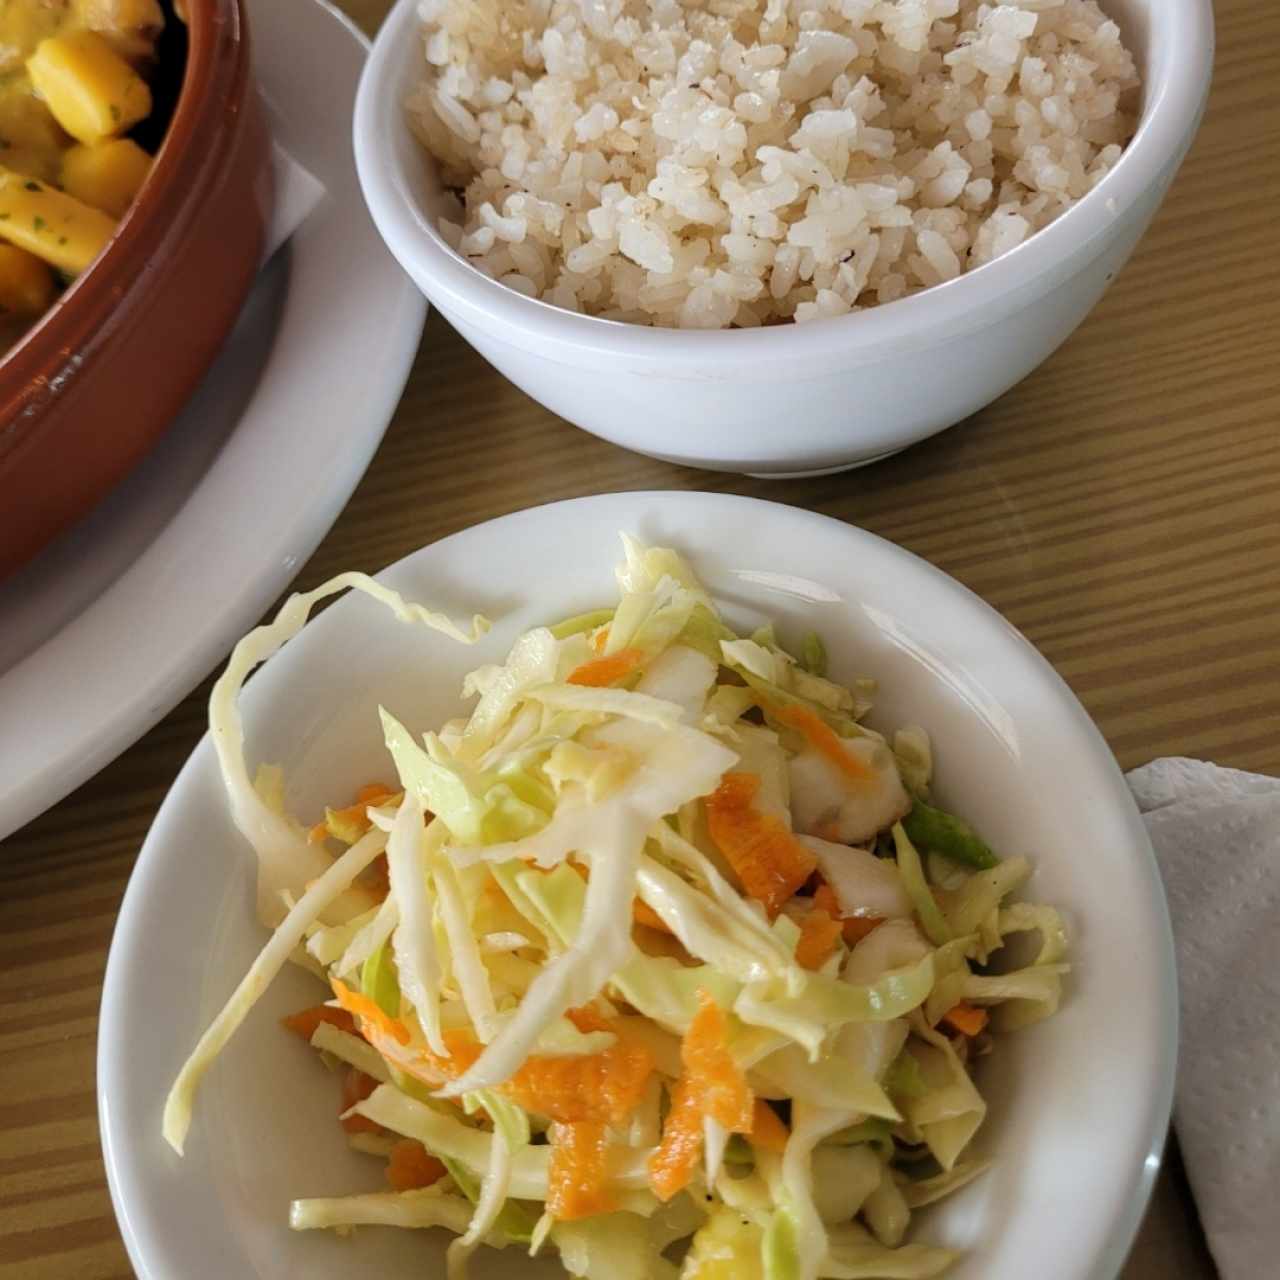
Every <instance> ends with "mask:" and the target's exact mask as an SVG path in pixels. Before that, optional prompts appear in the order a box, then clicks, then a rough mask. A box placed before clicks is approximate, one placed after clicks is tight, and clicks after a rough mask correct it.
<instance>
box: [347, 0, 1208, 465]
mask: <svg viewBox="0 0 1280 1280" xmlns="http://www.w3.org/2000/svg"><path fill="white" fill-rule="evenodd" d="M1103 8H1104V9H1106V10H1107V11H1108V12H1109V13H1112V14H1114V15H1115V16H1116V18H1117V19H1119V20H1120V22H1121V25H1122V27H1123V30H1124V34H1125V37H1126V39H1127V41H1128V43H1129V47H1130V48H1131V49H1133V50H1134V52H1135V55H1136V56H1137V58H1138V63H1139V66H1140V68H1141V70H1142V74H1143V77H1144V84H1145V96H1144V105H1143V111H1142V121H1141V127H1140V128H1139V130H1138V133H1137V136H1136V137H1135V138H1134V140H1133V141H1132V143H1131V144H1130V146H1129V148H1128V151H1127V154H1126V155H1125V156H1124V157H1123V158H1122V159H1121V161H1120V163H1119V164H1118V165H1117V166H1116V168H1115V169H1114V171H1113V172H1112V173H1110V174H1109V175H1108V176H1107V178H1106V179H1105V180H1104V181H1103V182H1102V183H1100V184H1099V186H1098V187H1097V188H1096V189H1095V190H1094V191H1092V192H1090V194H1089V195H1088V196H1087V197H1086V198H1085V199H1084V200H1082V201H1081V202H1080V203H1079V204H1077V205H1076V206H1075V207H1074V208H1072V209H1070V210H1069V211H1068V212H1067V213H1066V214H1065V215H1064V216H1063V217H1062V218H1060V219H1059V220H1058V221H1057V222H1055V223H1053V224H1051V225H1050V226H1049V227H1048V228H1046V229H1045V230H1043V231H1041V232H1039V233H1038V234H1037V235H1035V236H1034V237H1032V238H1031V239H1030V240H1028V241H1027V242H1026V243H1024V244H1023V245H1021V246H1020V247H1019V248H1017V249H1016V250H1015V251H1013V252H1012V253H1009V254H1007V255H1006V256H1004V257H1002V258H1000V259H997V260H996V261H995V262H994V263H991V264H989V265H987V266H984V267H983V268H981V269H980V270H978V271H976V272H973V273H972V274H970V275H965V276H962V277H960V278H959V279H957V280H955V281H952V282H951V283H949V284H946V285H944V286H942V287H940V288H936V289H930V290H928V291H927V292H925V293H923V294H919V295H916V296H915V297H912V298H908V299H904V300H902V301H899V302H895V303H892V304H891V305H889V306H883V307H875V308H872V309H870V310H867V311H863V312H861V313H859V314H856V315H850V316H843V317H840V318H837V319H832V320H823V321H814V322H810V323H807V324H804V325H799V326H794V325H782V326H777V327H771V328H767V329H758V330H744V331H736V332H712V333H706V332H692V331H688V330H683V331H682V330H664V329H654V328H647V327H644V326H639V325H627V324H619V323H616V322H614V321H608V320H600V319H597V318H594V317H590V316H581V315H576V314H574V313H572V312H569V311H563V310H560V309H558V308H555V307H552V306H550V305H548V304H546V303H543V302H538V301H536V300H533V299H530V298H526V297H524V296H523V295H521V294H519V293H516V292H515V291H514V290H511V289H508V288H506V287H505V286H502V285H499V284H497V283H496V282H494V281H492V280H490V279H488V278H487V277H485V276H483V275H482V274H481V273H480V272H478V271H476V270H475V269H474V268H473V267H471V266H470V265H469V264H468V263H467V262H466V261H465V260H464V259H462V258H461V257H459V256H458V255H457V254H455V253H454V252H453V250H451V249H450V248H449V247H448V246H447V245H446V244H445V242H444V241H443V240H442V239H441V238H440V236H439V234H438V233H437V231H436V229H435V215H436V214H437V213H438V212H440V211H441V209H442V208H443V207H444V206H443V205H442V192H441V190H440V183H439V179H438V177H437V174H436V171H435V167H434V165H433V163H432V162H431V160H430V159H429V157H428V156H427V155H426V154H425V152H424V151H423V149H422V147H421V146H420V145H419V144H418V143H417V141H416V140H415V139H414V138H413V137H412V135H411V134H410V132H409V129H408V127H407V125H406V123H405V118H404V111H403V108H402V103H403V102H404V99H405V97H406V95H407V93H408V90H409V86H410V84H411V83H412V82H413V80H414V79H416V77H417V75H418V68H419V66H420V65H421V63H422V47H421V41H420V40H419V39H418V38H417V34H416V28H417V25H418V21H419V20H418V17H417V9H418V3H417V0H399V3H398V4H397V5H396V7H395V9H394V10H393V11H392V13H391V16H390V17H389V18H388V19H387V21H386V22H385V23H384V25H383V27H382V30H381V31H380V32H379V35H378V38H377V40H376V42H375V44H374V47H373V52H372V54H371V55H370V58H369V63H368V66H367V67H366V69H365V73H364V76H363V78H362V80H361V84H360V94H359V97H358V98H357V101H356V118H355V135H356V160H357V163H358V165H359V169H360V181H361V185H362V186H363V188H364V193H365V198H366V200H367V201H368V202H369V208H370V211H371V212H372V214H373V218H374V221H375V222H376V223H377V224H378V229H379V230H380V231H381V232H382V235H383V236H384V238H385V239H386V241H387V244H388V245H389V246H390V248H391V251H392V253H394V254H395V256H396V257H397V258H398V259H399V261H400V263H401V265H402V266H403V267H404V269H405V270H406V271H407V272H408V273H409V274H410V275H411V276H412V277H413V279H414V280H415V281H416V282H417V284H418V285H419V287H420V288H421V289H422V290H423V292H424V293H426V294H427V295H428V296H429V297H430V298H431V301H432V302H433V303H434V304H435V305H436V306H437V307H438V308H439V309H440V311H441V312H443V313H444V315H445V316H446V317H447V318H448V320H449V323H450V324H452V325H453V326H454V328H456V329H457V330H458V332H459V333H460V334H462V336H463V337H464V338H465V339H466V340H467V341H468V342H469V343H471V345H472V346H474V347H475V348H476V350H477V351H479V352H480V353H481V355H483V356H484V357H485V358H486V359H487V360H489V361H490V362H491V363H492V364H493V365H494V366H495V367H496V368H497V369H499V370H500V371H501V372H502V373H504V374H505V375H506V376H507V377H508V378H510V379H511V381H512V382H514V383H515V384H516V385H517V386H519V387H521V388H522V389H523V390H524V391H526V392H528V393H529V395H531V396H533V398H534V399H535V400H539V401H541V402H542V403H543V404H544V405H546V406H547V407H548V408H550V409H552V410H554V411H555V412H556V413H558V414H560V415H561V416H562V417H565V418H567V419H568V420H569V421H570V422H573V423H576V424H577V425H578V426H580V427H583V428H585V429H586V430H588V431H591V432H593V433H594V434H596V435H599V436H603V437H604V438H605V439H606V440H612V441H613V442H614V443H615V444H620V445H623V446H625V447H626V448H628V449H635V450H636V451H638V452H640V453H646V454H651V455H652V456H654V457H658V458H664V459H666V460H668V461H672V462H679V463H684V464H687V465H690V466H696V467H708V468H712V469H715V470H725V471H747V472H752V473H756V474H764V475H770V474H773V475H778V476H783V475H787V474H796V473H804V472H813V471H824V470H839V469H842V468H844V467H849V466H857V465H861V464H863V463H866V462H870V461H874V460H875V459H876V458H877V457H882V456H884V455H885V454H887V453H893V452H896V451H897V450H899V449H902V448H905V447H906V446H907V445H909V444H913V443H914V442H915V441H917V440H921V439H923V438H925V437H926V436H929V435H932V434H934V433H935V432H937V431H941V430H942V429H943V428H945V427H948V426H950V425H951V424H953V423H955V422H959V421H960V420H961V419H962V418H964V417H966V416H967V415H969V414H971V413H973V412H974V411H975V410H977V409H980V408H981V407H982V406H983V405H985V404H988V403H989V402H990V401H992V400H994V399H995V398H996V397H997V396H998V395H1000V394H1001V393H1002V392H1004V391H1006V390H1007V389H1008V388H1009V387H1011V386H1012V385H1013V384H1014V383H1015V382H1017V381H1018V380H1019V379H1021V378H1023V377H1025V376H1026V374H1028V373H1029V372H1030V371H1031V370H1032V369H1034V368H1035V367H1036V365H1038V364H1039V363H1040V362H1041V361H1042V360H1044V359H1045V357H1046V356H1048V355H1049V353H1050V352H1051V351H1053V350H1054V349H1055V348H1056V347H1057V346H1058V345H1059V344H1060V343H1061V342H1062V341H1063V340H1064V339H1065V338H1066V337H1067V335H1068V334H1070V333H1071V331H1072V330H1073V329H1074V328H1075V327H1076V326H1077V325H1078V324H1079V323H1080V321H1081V320H1082V319H1083V318H1084V316H1085V315H1086V313H1087V312H1088V311H1089V310H1090V308H1091V307H1092V306H1093V305H1094V303H1095V302H1097V300H1098V298H1099V297H1100V296H1101V295H1102V292H1103V290H1104V289H1105V288H1106V287H1107V285H1108V283H1109V282H1110V281H1111V280H1112V278H1113V277H1114V276H1115V274H1116V272H1117V271H1119V269H1120V267H1121V266H1122V265H1123V263H1124V262H1125V260H1126V259H1127V258H1128V256H1129V254H1130V252H1131V251H1132V249H1133V247H1134V245H1135V244H1136V243H1137V241H1138V239H1139V237H1140V236H1141V235H1142V233H1143V231H1144V230H1145V229H1146V227H1147V224H1148V223H1149V222H1150V221H1151V218H1152V215H1153V214H1154V213H1155V211H1156V208H1157V207H1158V206H1159V204H1160V201H1161V200H1162V198H1163V197H1164V193H1165V190H1166V189H1167V187H1168V185H1169V183H1170V181H1171V180H1172V178H1173V175H1174V173H1175V172H1176V171H1177V169H1178V166H1179V164H1180V163H1181V162H1182V157H1183V156H1184V154H1185V153H1186V150H1187V147H1188V146H1189V145H1190V142H1191V139H1192V136H1193V134H1194V133H1195V130H1196V126H1197V124H1198V122H1199V119H1200V114H1201V111H1202V110H1203V107H1204V102H1205V98H1206V94H1207V91H1208V85H1209V76H1210V72H1211V69H1212V65H1213V17H1212V11H1211V7H1210V0H1103Z"/></svg>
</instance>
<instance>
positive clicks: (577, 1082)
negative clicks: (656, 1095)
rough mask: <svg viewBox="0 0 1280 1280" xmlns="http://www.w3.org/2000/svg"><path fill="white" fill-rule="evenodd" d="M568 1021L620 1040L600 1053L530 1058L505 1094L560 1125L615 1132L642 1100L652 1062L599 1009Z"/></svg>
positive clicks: (582, 1011) (573, 1015)
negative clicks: (610, 1127)
mask: <svg viewBox="0 0 1280 1280" xmlns="http://www.w3.org/2000/svg"><path fill="white" fill-rule="evenodd" d="M567 1016H568V1018H569V1020H570V1021H571V1022H572V1023H573V1024H574V1026H576V1027H577V1028H578V1030H579V1031H582V1032H588V1031H612V1032H614V1034H615V1035H617V1039H616V1041H615V1042H614V1043H613V1044H612V1045H610V1046H609V1048H607V1049H605V1050H604V1051H603V1052H601V1053H591V1054H577V1055H570V1054H564V1055H560V1054H554V1055H553V1054H539V1055H535V1056H533V1057H531V1058H528V1059H526V1060H525V1062H524V1064H523V1065H522V1066H521V1067H520V1069H519V1070H518V1071H517V1072H516V1073H515V1075H513V1076H512V1077H511V1079H510V1080H508V1081H507V1082H506V1084H504V1085H502V1086H501V1090H502V1092H503V1093H504V1094H506V1095H507V1096H508V1097H509V1098H511V1099H513V1100H514V1101H515V1102H517V1103H519V1104H520V1106H522V1107H524V1108H525V1109H526V1110H527V1111H536V1112H538V1113H540V1114H541V1115H544V1116H547V1117H548V1118H549V1119H551V1120H555V1121H558V1122H560V1123H562V1124H578V1123H584V1122H590V1123H607V1124H611V1125H613V1126H614V1127H615V1128H617V1127H619V1126H621V1125H622V1124H625V1123H626V1120H627V1117H628V1116H629V1115H630V1114H631V1113H632V1111H634V1110H635V1109H636V1107H637V1106H638V1105H639V1104H640V1101H641V1099H643V1097H644V1093H645V1088H646V1087H647V1085H648V1083H649V1076H650V1075H651V1074H652V1073H653V1057H652V1055H651V1054H650V1053H649V1051H648V1050H647V1049H646V1048H644V1046H643V1045H640V1044H636V1043H634V1042H631V1041H628V1040H627V1038H626V1037H625V1036H622V1035H618V1029H617V1027H616V1026H615V1025H614V1024H613V1023H611V1022H610V1021H609V1020H608V1019H607V1018H605V1017H604V1016H603V1015H602V1014H601V1013H599V1012H598V1011H597V1010H595V1009H592V1008H589V1007H584V1008H581V1009H570V1010H569V1012H568V1015H567Z"/></svg>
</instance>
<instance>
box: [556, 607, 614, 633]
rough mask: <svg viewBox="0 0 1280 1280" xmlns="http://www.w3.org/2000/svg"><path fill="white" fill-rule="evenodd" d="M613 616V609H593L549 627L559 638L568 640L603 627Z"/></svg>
mask: <svg viewBox="0 0 1280 1280" xmlns="http://www.w3.org/2000/svg"><path fill="white" fill-rule="evenodd" d="M612 618H613V610H612V609H592V610H590V611H588V612H587V613H578V614H575V615H574V616H573V617H572V618H565V620H564V621H563V622H557V623H556V624H555V626H553V627H548V628H547V629H548V630H549V631H550V632H551V634H552V635H553V636H555V638H556V639H557V640H568V639H569V637H570V636H577V635H581V634H582V633H583V632H584V631H594V630H596V628H597V627H603V626H604V624H605V623H606V622H609V621H611V620H612Z"/></svg>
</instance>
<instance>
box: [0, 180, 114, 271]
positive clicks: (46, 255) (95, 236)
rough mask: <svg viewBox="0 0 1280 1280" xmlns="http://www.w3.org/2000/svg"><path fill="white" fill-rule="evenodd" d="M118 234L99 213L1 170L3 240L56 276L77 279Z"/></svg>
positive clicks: (0, 235) (0, 233)
mask: <svg viewBox="0 0 1280 1280" xmlns="http://www.w3.org/2000/svg"><path fill="white" fill-rule="evenodd" d="M115 229H116V223H115V219H114V218H109V217H108V216H107V215H106V214H105V213H103V212H102V211H101V210H99V209H93V208H90V207H89V205H87V204H83V203H81V202H80V201H79V200H77V199H76V198H75V196H69V195H67V193H66V192H65V191H58V190H56V189H55V188H53V187H50V186H46V185H45V184H44V183H43V182H37V181H36V180H35V179H34V178H28V177H26V176H25V175H23V174H20V173H14V172H13V170H12V169H5V168H3V167H0V239H4V240H7V241H8V242H9V243H10V244H13V245H17V246H18V248H19V249H26V250H27V252H28V253H34V254H35V255H36V257H37V258H43V259H44V261H45V262H47V263H48V264H49V265H50V266H51V267H53V268H55V269H56V270H58V271H61V272H63V273H64V274H66V275H69V276H75V275H79V274H80V272H81V271H83V270H84V269H85V267H87V266H88V265H89V263H91V262H92V261H93V260H94V258H96V257H97V256H98V253H99V252H100V251H101V249H102V246H103V245H105V244H106V243H107V241H108V240H110V239H111V235H112V233H113V232H114V231H115Z"/></svg>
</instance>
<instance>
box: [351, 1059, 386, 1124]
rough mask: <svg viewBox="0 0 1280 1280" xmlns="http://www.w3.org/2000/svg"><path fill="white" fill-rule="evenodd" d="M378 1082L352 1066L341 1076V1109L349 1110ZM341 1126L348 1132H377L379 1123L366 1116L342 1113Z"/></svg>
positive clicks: (368, 1093) (369, 1092)
mask: <svg viewBox="0 0 1280 1280" xmlns="http://www.w3.org/2000/svg"><path fill="white" fill-rule="evenodd" d="M377 1087H378V1082H377V1081H376V1080H375V1079H374V1078H373V1077H372V1076H367V1075H365V1073H364V1072H363V1071H360V1070H357V1068H355V1067H352V1068H351V1069H350V1070H349V1071H348V1072H347V1073H346V1075H345V1076H343V1078H342V1110H343V1111H350V1110H351V1108H352V1107H354V1106H355V1105H356V1103H357V1102H363V1101H364V1100H365V1099H366V1098H367V1097H368V1096H369V1095H370V1094H371V1093H372V1092H373V1091H374V1090H375V1089H376V1088H377ZM342 1127H343V1128H344V1129H345V1130H346V1131H347V1132H348V1133H378V1132H379V1131H380V1129H381V1126H380V1125H377V1124H375V1123H374V1122H373V1121H372V1120H370V1119H369V1117H368V1116H361V1115H354V1116H348V1115H344V1116H343V1117H342Z"/></svg>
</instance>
